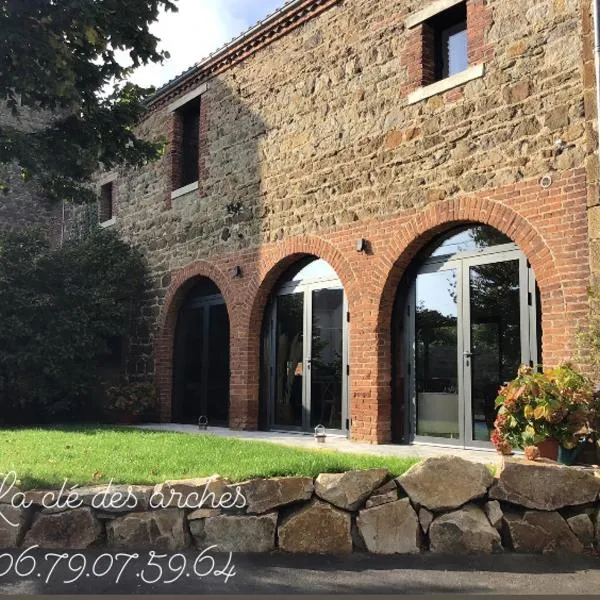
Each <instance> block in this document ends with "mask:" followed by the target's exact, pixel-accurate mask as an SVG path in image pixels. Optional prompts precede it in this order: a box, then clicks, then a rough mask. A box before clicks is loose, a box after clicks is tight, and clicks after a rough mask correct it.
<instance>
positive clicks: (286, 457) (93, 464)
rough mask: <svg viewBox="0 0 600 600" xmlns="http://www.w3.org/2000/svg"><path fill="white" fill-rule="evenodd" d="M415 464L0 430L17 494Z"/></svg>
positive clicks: (260, 446) (177, 440)
mask: <svg viewBox="0 0 600 600" xmlns="http://www.w3.org/2000/svg"><path fill="white" fill-rule="evenodd" d="M416 462H418V459H416V458H395V457H382V456H371V455H362V454H346V453H341V452H334V451H331V450H304V449H298V448H290V447H287V446H280V445H276V444H272V443H269V442H254V441H245V440H237V439H231V438H222V437H218V436H213V435H190V434H185V433H166V432H153V431H142V430H132V429H128V428H124V427H105V426H80V427H52V428H19V429H1V430H0V473H7V472H9V471H15V472H16V473H17V476H18V478H19V479H20V481H21V483H20V485H21V488H22V489H34V488H48V487H60V486H61V485H62V483H63V481H64V479H65V478H67V479H68V480H69V484H70V485H73V484H79V485H86V484H91V483H104V482H108V481H109V480H111V479H112V480H113V481H114V482H115V483H130V484H153V483H160V482H162V481H165V480H168V479H186V478H190V477H203V476H208V475H214V474H215V473H218V474H219V475H221V476H223V477H225V478H227V479H230V480H231V481H234V482H235V481H242V480H244V479H248V478H252V477H271V476H276V475H303V476H310V477H316V476H317V475H318V474H319V473H325V472H330V473H337V472H341V471H348V470H351V469H367V468H372V467H386V468H388V469H389V470H390V472H391V473H392V474H393V475H395V476H398V475H401V474H402V473H404V472H405V471H406V470H407V469H408V468H409V467H411V466H412V465H413V464H415V463H416Z"/></svg>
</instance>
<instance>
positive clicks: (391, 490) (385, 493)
mask: <svg viewBox="0 0 600 600" xmlns="http://www.w3.org/2000/svg"><path fill="white" fill-rule="evenodd" d="M396 500H398V486H397V485H396V482H395V481H394V480H392V481H388V482H387V483H385V484H384V485H382V486H381V487H380V488H377V489H376V490H375V491H374V492H373V493H372V494H371V496H369V498H367V502H366V503H365V508H373V507H374V506H379V505H380V504H386V503H388V502H394V501H396Z"/></svg>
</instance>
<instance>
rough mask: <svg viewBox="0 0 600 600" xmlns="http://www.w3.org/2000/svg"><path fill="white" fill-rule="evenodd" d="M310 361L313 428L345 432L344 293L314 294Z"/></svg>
mask: <svg viewBox="0 0 600 600" xmlns="http://www.w3.org/2000/svg"><path fill="white" fill-rule="evenodd" d="M310 308H311V310H310V313H311V319H310V328H311V332H310V345H311V347H310V358H309V364H308V377H309V381H308V382H307V389H308V398H307V405H308V412H309V414H310V427H311V428H313V429H314V428H315V427H316V426H317V425H319V424H320V425H324V426H325V427H326V428H327V429H342V428H343V427H342V422H343V421H344V420H345V415H344V414H343V410H342V396H343V377H342V372H343V365H344V343H343V340H344V327H343V325H344V319H343V314H344V291H343V290H342V289H318V290H312V292H311V307H310Z"/></svg>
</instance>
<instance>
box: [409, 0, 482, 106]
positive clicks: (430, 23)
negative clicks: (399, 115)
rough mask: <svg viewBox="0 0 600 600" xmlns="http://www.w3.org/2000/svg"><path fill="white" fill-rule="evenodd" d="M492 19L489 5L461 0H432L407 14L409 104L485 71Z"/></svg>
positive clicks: (463, 82) (474, 77)
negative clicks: (488, 34)
mask: <svg viewBox="0 0 600 600" xmlns="http://www.w3.org/2000/svg"><path fill="white" fill-rule="evenodd" d="M492 20H493V19H492V12H491V8H489V7H487V6H484V5H480V4H479V3H478V4H475V3H467V2H466V1H465V0H434V1H433V2H430V3H428V4H426V6H425V7H424V8H422V9H421V10H419V11H417V12H415V13H413V14H411V15H409V16H408V17H407V19H406V20H405V27H406V31H407V36H408V37H407V48H408V49H409V50H408V55H407V64H408V71H407V75H408V83H409V94H408V97H407V102H408V104H415V103H416V102H421V101H422V100H425V99H427V98H431V97H432V96H435V95H437V94H444V93H446V92H448V91H449V90H452V89H453V88H457V87H460V86H462V85H465V84H466V83H468V82H469V81H472V80H474V79H478V78H479V77H483V76H484V74H485V62H484V61H485V59H486V57H487V56H490V55H491V54H492V52H493V48H491V46H490V45H489V44H488V43H487V42H486V35H487V31H489V27H490V26H491V23H492ZM415 50H416V52H415ZM415 54H416V56H415ZM419 54H420V56H419ZM413 86H414V87H413ZM410 88H412V90H410Z"/></svg>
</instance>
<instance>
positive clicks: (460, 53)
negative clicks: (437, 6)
mask: <svg viewBox="0 0 600 600" xmlns="http://www.w3.org/2000/svg"><path fill="white" fill-rule="evenodd" d="M424 26H425V27H428V28H430V29H431V32H432V34H430V35H429V36H428V40H429V43H433V47H430V48H428V49H426V52H427V53H428V54H431V55H433V66H434V69H433V81H429V82H427V83H433V82H434V81H440V80H441V79H446V77H450V76H452V75H456V74H457V73H460V72H462V71H464V70H465V69H466V68H467V67H468V66H469V61H468V55H467V7H466V4H465V3H464V2H463V3H461V4H458V5H457V6H453V7H452V8H450V9H448V10H445V11H443V12H441V13H439V14H437V15H435V16H434V17H432V18H431V19H429V20H428V21H427V22H426V23H425V24H424Z"/></svg>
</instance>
